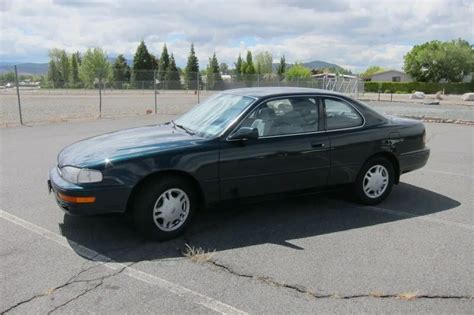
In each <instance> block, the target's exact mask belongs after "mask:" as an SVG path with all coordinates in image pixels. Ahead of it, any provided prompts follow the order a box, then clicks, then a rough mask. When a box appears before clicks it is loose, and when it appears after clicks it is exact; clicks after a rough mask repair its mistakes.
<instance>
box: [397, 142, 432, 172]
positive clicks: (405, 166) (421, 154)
mask: <svg viewBox="0 0 474 315" xmlns="http://www.w3.org/2000/svg"><path fill="white" fill-rule="evenodd" d="M429 157H430V149H429V148H423V149H421V150H417V151H413V152H409V153H404V154H401V155H400V156H399V162H400V171H401V173H402V174H403V173H406V172H410V171H414V170H416V169H419V168H422V167H423V166H425V165H426V163H427V162H428V158H429Z"/></svg>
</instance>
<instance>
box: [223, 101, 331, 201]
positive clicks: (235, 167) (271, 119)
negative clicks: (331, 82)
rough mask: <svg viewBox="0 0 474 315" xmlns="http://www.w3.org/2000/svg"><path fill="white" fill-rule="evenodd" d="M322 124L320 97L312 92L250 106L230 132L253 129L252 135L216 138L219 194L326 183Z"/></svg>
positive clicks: (255, 193) (326, 145)
mask: <svg viewBox="0 0 474 315" xmlns="http://www.w3.org/2000/svg"><path fill="white" fill-rule="evenodd" d="M322 124H323V120H322V108H321V105H320V100H319V98H317V97H314V96H305V97H282V98H277V99H272V100H269V101H265V102H263V103H261V104H259V105H258V106H256V108H255V109H254V110H253V111H252V112H251V113H250V114H249V115H247V116H246V117H245V118H244V119H242V121H241V122H240V124H239V125H238V126H237V127H236V128H235V129H234V131H233V132H235V131H236V130H237V129H238V128H239V127H252V128H257V129H258V131H259V137H258V139H249V140H244V141H242V140H238V141H231V140H229V139H228V138H227V139H222V142H221V146H220V160H219V177H220V192H221V199H231V198H239V197H250V196H258V195H263V194H272V193H280V192H284V191H291V190H300V189H307V188H312V187H318V186H324V185H326V184H327V180H328V174H329V167H330V161H329V151H328V148H329V139H328V137H327V135H326V134H325V133H324V131H323V126H322ZM230 134H232V132H231V133H230Z"/></svg>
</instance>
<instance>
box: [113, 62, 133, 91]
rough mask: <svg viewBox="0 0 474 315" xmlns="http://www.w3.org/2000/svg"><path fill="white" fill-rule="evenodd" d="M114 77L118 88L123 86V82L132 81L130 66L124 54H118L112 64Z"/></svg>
mask: <svg viewBox="0 0 474 315" xmlns="http://www.w3.org/2000/svg"><path fill="white" fill-rule="evenodd" d="M112 71H113V78H114V81H115V84H116V86H117V87H118V88H122V85H123V83H125V82H129V81H130V66H129V65H128V64H127V60H126V59H125V57H124V56H123V55H118V56H117V58H116V59H115V62H114V64H113V66H112Z"/></svg>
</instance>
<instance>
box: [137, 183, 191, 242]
mask: <svg viewBox="0 0 474 315" xmlns="http://www.w3.org/2000/svg"><path fill="white" fill-rule="evenodd" d="M197 207H198V195H197V192H196V190H195V189H194V187H193V186H192V185H191V184H190V183H189V181H187V180H184V179H182V178H180V177H177V176H165V177H162V178H159V179H152V180H149V181H148V182H146V183H145V184H144V186H143V187H141V189H140V190H139V191H138V192H137V195H136V197H135V198H134V203H133V219H134V223H135V227H136V229H137V231H138V232H140V233H141V234H142V235H143V236H144V237H146V238H147V239H150V240H154V241H163V240H169V239H172V238H175V237H177V236H179V235H180V234H182V233H183V232H184V231H185V229H186V228H187V227H188V226H189V224H190V223H191V221H192V218H193V216H194V213H195V212H196V211H197ZM183 209H185V210H183Z"/></svg>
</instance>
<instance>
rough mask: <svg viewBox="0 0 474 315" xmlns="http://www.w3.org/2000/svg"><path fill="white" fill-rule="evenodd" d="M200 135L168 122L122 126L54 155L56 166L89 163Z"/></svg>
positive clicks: (189, 141)
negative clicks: (180, 128) (179, 128)
mask: <svg viewBox="0 0 474 315" xmlns="http://www.w3.org/2000/svg"><path fill="white" fill-rule="evenodd" d="M199 140H202V138H200V137H197V136H192V135H190V134H188V133H186V132H184V131H181V130H178V129H175V128H173V127H172V126H171V125H168V124H164V125H152V126H145V127H139V128H132V129H125V130H120V131H116V132H112V133H107V134H104V135H100V136H96V137H92V138H89V139H85V140H82V141H79V142H76V143H73V144H71V145H69V146H67V147H65V148H64V149H63V150H62V151H61V152H60V153H59V155H58V165H59V167H62V166H65V165H71V166H78V167H88V166H89V167H90V166H98V165H101V164H105V163H106V162H115V161H119V160H123V159H129V158H133V157H136V156H142V155H146V154H153V153H156V152H159V151H164V150H169V149H172V148H176V147H185V146H189V145H195V144H196V142H197V141H199Z"/></svg>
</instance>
